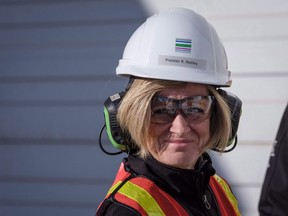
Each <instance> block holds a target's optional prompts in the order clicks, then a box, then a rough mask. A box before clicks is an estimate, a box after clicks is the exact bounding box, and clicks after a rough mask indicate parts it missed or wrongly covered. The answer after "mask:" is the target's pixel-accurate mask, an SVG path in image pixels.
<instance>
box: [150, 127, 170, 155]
mask: <svg viewBox="0 0 288 216" xmlns="http://www.w3.org/2000/svg"><path fill="white" fill-rule="evenodd" d="M168 129H169V127H164V126H163V125H156V124H150V127H149V139H148V140H149V141H148V143H147V146H148V148H149V149H150V150H151V149H155V148H156V147H157V146H159V145H160V143H159V141H160V140H161V137H164V136H165V134H166V133H167V132H169V130H168Z"/></svg>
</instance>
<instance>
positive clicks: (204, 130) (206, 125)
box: [198, 119, 210, 143]
mask: <svg viewBox="0 0 288 216" xmlns="http://www.w3.org/2000/svg"><path fill="white" fill-rule="evenodd" d="M198 134H199V136H200V137H202V139H203V142H204V143H207V142H208V140H209V138H210V119H207V120H205V121H204V122H202V124H201V125H199V127H198Z"/></svg>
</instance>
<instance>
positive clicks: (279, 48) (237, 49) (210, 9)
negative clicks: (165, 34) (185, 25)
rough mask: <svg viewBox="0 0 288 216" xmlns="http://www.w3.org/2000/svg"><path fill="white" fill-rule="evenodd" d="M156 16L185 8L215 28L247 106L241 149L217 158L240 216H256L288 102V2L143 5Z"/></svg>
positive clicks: (178, 0)
mask: <svg viewBox="0 0 288 216" xmlns="http://www.w3.org/2000/svg"><path fill="white" fill-rule="evenodd" d="M142 3H143V5H144V6H145V7H146V9H147V10H148V11H149V12H150V13H152V12H155V11H158V10H160V9H164V8H169V7H187V8H190V9H193V10H194V11H196V12H198V13H200V14H202V15H203V16H204V17H206V18H207V20H208V21H209V22H210V23H211V24H212V25H213V26H214V27H215V29H216V31H217V32H218V34H219V36H220V38H221V39H222V41H223V43H224V46H225V48H226V52H227V56H228V67H229V69H230V70H231V72H232V78H233V83H232V87H231V88H230V89H227V90H228V91H231V92H233V93H235V94H236V95H238V96H239V97H240V98H241V99H242V101H243V113H242V117H241V121H240V126H239V131H238V138H239V141H238V146H237V148H236V149H235V150H234V151H233V152H231V153H229V154H224V155H222V157H220V158H218V156H216V155H215V154H213V158H214V162H215V164H216V165H217V168H218V170H219V172H220V173H221V174H222V175H223V176H225V177H226V178H227V179H228V180H229V181H230V183H231V185H232V188H233V190H234V191H235V193H236V194H237V197H238V199H239V203H240V207H241V212H242V215H244V216H258V215H259V214H258V201H259V197H260V193H261V186H262V182H263V181H264V175H265V172H266V167H267V164H268V160H269V155H270V151H271V149H272V145H273V141H274V139H275V137H276V134H277V131H278V127H279V123H280V120H281V117H282V114H283V112H284V109H285V107H286V105H287V102H288V58H287V56H288V28H287V26H288V2H287V1H286V0H276V1H273V2H272V1H269V0H252V1H251V0H243V1H236V0H232V1H231V0H220V1H219V0H204V1H203V0H191V1H186V0H155V1H154V0H143V1H142Z"/></svg>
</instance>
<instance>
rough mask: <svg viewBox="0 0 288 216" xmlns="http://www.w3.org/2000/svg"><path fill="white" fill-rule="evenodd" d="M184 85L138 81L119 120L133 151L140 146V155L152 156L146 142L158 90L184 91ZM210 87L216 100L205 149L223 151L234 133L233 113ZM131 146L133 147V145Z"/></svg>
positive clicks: (121, 111) (126, 100) (126, 95)
mask: <svg viewBox="0 0 288 216" xmlns="http://www.w3.org/2000/svg"><path fill="white" fill-rule="evenodd" d="M185 85H187V83H185V82H176V81H168V80H155V79H135V80H134V82H133V84H132V85H131V87H130V89H129V90H128V91H127V93H126V94H125V96H124V98H123V100H122V101H121V104H120V106H119V109H118V113H117V120H118V122H119V125H120V127H121V128H122V129H123V131H124V134H127V133H128V134H129V136H128V137H129V139H130V140H128V141H127V142H128V143H129V145H130V147H131V148H135V146H133V145H136V147H138V149H139V151H138V154H139V155H140V157H142V158H145V157H146V156H148V155H149V152H148V150H147V143H148V141H149V139H151V136H150V135H149V126H150V118H151V105H150V104H151V99H152V97H153V96H154V95H155V94H156V93H157V92H159V91H162V90H164V89H167V88H181V87H183V86H185ZM207 86H208V90H209V92H211V94H212V95H213V96H214V97H215V99H216V100H215V102H214V107H213V108H212V113H211V121H210V134H211V136H210V139H209V141H208V143H207V145H206V148H205V150H206V149H212V148H217V149H219V150H220V151H223V150H224V149H225V147H226V146H227V143H228V140H229V137H230V133H231V120H230V111H229V107H228V105H227V103H225V101H224V100H223V98H222V97H221V96H220V95H219V93H218V92H217V91H216V90H215V87H213V86H209V85H207ZM131 145H132V146H131Z"/></svg>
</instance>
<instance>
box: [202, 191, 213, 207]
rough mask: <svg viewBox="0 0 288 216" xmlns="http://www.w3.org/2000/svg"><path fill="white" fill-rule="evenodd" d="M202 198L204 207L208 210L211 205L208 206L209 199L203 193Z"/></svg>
mask: <svg viewBox="0 0 288 216" xmlns="http://www.w3.org/2000/svg"><path fill="white" fill-rule="evenodd" d="M202 200H203V203H204V205H205V208H206V209H207V210H209V209H210V208H211V206H210V203H209V201H208V199H207V196H206V194H204V195H203V196H202Z"/></svg>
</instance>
